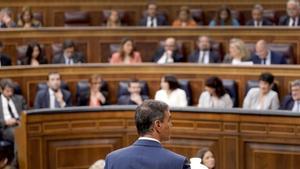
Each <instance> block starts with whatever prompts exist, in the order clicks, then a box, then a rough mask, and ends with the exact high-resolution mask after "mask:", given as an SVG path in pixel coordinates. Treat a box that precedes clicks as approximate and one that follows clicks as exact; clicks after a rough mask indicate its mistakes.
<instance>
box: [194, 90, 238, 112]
mask: <svg viewBox="0 0 300 169" xmlns="http://www.w3.org/2000/svg"><path fill="white" fill-rule="evenodd" d="M232 106H233V103H232V100H231V98H230V96H229V94H227V93H226V94H225V95H224V96H222V97H221V98H217V97H213V96H211V95H210V93H209V92H208V91H204V92H202V93H201V95H200V97H199V103H198V107H202V108H224V109H225V108H227V109H229V108H232Z"/></svg>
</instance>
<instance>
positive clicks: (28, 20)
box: [17, 7, 42, 28]
mask: <svg viewBox="0 0 300 169" xmlns="http://www.w3.org/2000/svg"><path fill="white" fill-rule="evenodd" d="M17 26H18V27H23V28H32V27H34V28H37V27H41V26H42V24H41V22H40V21H38V20H36V19H34V18H33V12H32V10H31V8H29V7H25V8H23V9H22V12H21V14H20V18H19V20H18V23H17Z"/></svg>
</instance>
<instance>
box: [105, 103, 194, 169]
mask: <svg viewBox="0 0 300 169" xmlns="http://www.w3.org/2000/svg"><path fill="white" fill-rule="evenodd" d="M135 124H136V127H137V131H138V134H139V136H140V137H139V138H138V140H137V141H136V142H135V143H133V144H132V145H131V146H129V147H126V148H123V149H119V150H116V151H114V152H112V153H110V154H108V155H107V156H106V160H105V169H116V168H117V169H129V168H130V169H141V168H143V169H184V168H190V165H189V163H188V162H187V159H186V158H185V157H183V156H181V155H179V154H176V153H174V152H172V151H169V150H167V149H165V148H163V147H162V145H161V142H162V141H167V140H169V139H170V134H171V127H172V122H171V113H170V110H169V107H168V105H167V104H166V103H164V102H160V101H155V100H146V101H144V102H143V103H142V104H141V105H139V106H138V107H137V109H136V111H135Z"/></svg>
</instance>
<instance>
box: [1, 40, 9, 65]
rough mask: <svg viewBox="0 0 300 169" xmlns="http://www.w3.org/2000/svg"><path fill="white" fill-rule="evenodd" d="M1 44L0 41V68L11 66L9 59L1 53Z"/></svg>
mask: <svg viewBox="0 0 300 169" xmlns="http://www.w3.org/2000/svg"><path fill="white" fill-rule="evenodd" d="M3 48H4V46H3V43H2V42H1V41H0V67H1V66H11V60H10V58H9V57H8V56H7V55H6V54H4V53H3Z"/></svg>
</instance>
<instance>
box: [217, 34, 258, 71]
mask: <svg viewBox="0 0 300 169" xmlns="http://www.w3.org/2000/svg"><path fill="white" fill-rule="evenodd" d="M223 62H224V63H229V64H233V65H252V64H253V62H251V61H250V52H249V50H248V49H247V47H246V45H245V43H244V42H243V41H242V40H241V39H236V38H234V39H231V40H230V42H229V54H227V55H226V56H225V58H224V61H223Z"/></svg>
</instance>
